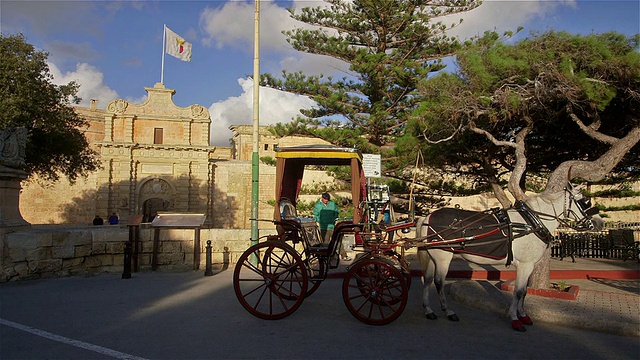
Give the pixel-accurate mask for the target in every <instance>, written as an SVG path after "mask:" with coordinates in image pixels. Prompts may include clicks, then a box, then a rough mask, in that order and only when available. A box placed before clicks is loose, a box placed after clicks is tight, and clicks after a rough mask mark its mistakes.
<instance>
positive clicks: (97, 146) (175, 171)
mask: <svg viewBox="0 0 640 360" xmlns="http://www.w3.org/2000/svg"><path fill="white" fill-rule="evenodd" d="M145 89H146V91H147V93H148V98H147V101H146V102H145V103H143V104H133V103H131V102H128V101H126V100H123V99H118V100H115V101H112V102H110V103H109V104H108V105H107V107H106V110H102V109H98V106H97V105H98V104H97V102H96V101H94V100H92V101H91V105H90V107H88V108H86V107H77V108H76V112H77V113H78V114H79V115H80V116H82V117H83V118H85V119H87V121H88V123H89V127H88V128H87V129H85V130H84V131H85V136H86V137H87V139H88V141H89V143H90V146H91V147H92V148H93V149H94V150H96V151H97V152H98V154H99V157H100V160H101V163H102V168H101V169H100V170H98V171H96V172H94V173H91V174H89V176H88V177H87V178H79V179H77V181H76V182H75V183H74V184H70V183H69V182H68V180H67V179H66V178H64V177H63V178H61V179H60V181H58V182H56V183H53V184H52V183H44V182H42V181H40V180H39V179H38V178H37V177H36V178H34V179H32V180H31V181H29V182H23V183H22V191H21V196H20V211H21V213H22V215H23V217H24V219H25V220H27V221H28V222H29V223H32V224H83V225H88V224H91V222H92V220H93V218H94V216H95V215H96V214H97V215H100V216H101V217H102V218H103V219H105V220H106V219H107V218H108V216H109V215H110V214H112V213H114V212H115V213H116V214H117V215H118V216H119V218H120V219H121V221H122V222H123V223H124V222H126V221H127V220H128V219H129V218H130V217H131V216H132V215H137V214H141V215H143V219H144V220H149V218H150V217H151V216H152V215H153V214H155V213H156V212H162V211H165V212H190V213H204V214H206V215H207V221H206V223H205V226H208V227H216V228H227V229H248V228H250V226H251V221H250V220H249V219H250V217H251V216H250V214H251V207H252V204H251V196H250V194H251V154H252V152H253V126H252V125H237V126H236V125H234V126H231V127H230V131H231V132H232V133H233V135H232V138H233V147H220V146H210V145H209V135H210V123H211V119H210V116H209V111H208V110H207V109H206V108H205V107H203V106H201V105H197V104H196V105H191V106H189V107H178V106H176V105H175V104H174V103H173V100H172V97H173V95H174V94H175V90H172V89H167V88H165V86H164V85H163V84H160V83H158V84H156V85H155V86H153V87H148V88H145ZM317 143H323V144H327V143H326V142H325V141H323V140H320V139H313V138H308V137H300V136H288V137H284V138H276V137H275V136H273V135H271V133H269V131H268V129H267V127H265V126H262V127H260V145H259V148H260V152H259V154H260V156H261V157H262V156H270V157H275V152H274V148H275V146H276V145H278V146H295V145H302V144H317ZM322 176H323V177H325V178H326V175H325V174H324V173H323V175H322ZM274 187H275V168H274V167H272V166H267V165H265V164H261V165H260V189H259V193H260V195H259V196H260V198H259V201H260V205H259V214H260V218H261V219H270V218H271V217H272V215H273V207H272V205H269V204H270V203H272V201H273V200H274ZM260 227H265V228H271V227H273V226H272V224H270V223H268V222H260Z"/></svg>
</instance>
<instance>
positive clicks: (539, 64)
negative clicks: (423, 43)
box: [393, 32, 640, 187]
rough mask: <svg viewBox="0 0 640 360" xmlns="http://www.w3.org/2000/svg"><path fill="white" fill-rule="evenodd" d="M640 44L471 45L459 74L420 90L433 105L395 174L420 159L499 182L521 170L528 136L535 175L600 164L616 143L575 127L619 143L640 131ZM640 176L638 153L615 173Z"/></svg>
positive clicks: (604, 39)
mask: <svg viewBox="0 0 640 360" xmlns="http://www.w3.org/2000/svg"><path fill="white" fill-rule="evenodd" d="M638 39H640V36H634V37H625V36H624V35H621V34H616V33H605V34H591V35H587V36H582V35H571V34H568V33H563V32H548V33H544V34H540V35H535V34H534V35H532V36H531V37H530V38H527V39H525V40H523V41H520V42H519V43H516V44H513V45H509V44H505V43H504V41H503V39H501V38H500V37H499V36H498V35H497V34H496V33H494V32H488V33H486V34H485V36H484V37H482V38H480V39H477V40H476V41H468V42H467V43H465V46H464V48H463V49H461V50H460V51H459V52H458V53H457V65H458V66H459V72H458V73H457V74H444V73H443V74H439V75H437V76H435V77H432V78H429V79H427V80H424V82H423V83H422V84H420V86H419V88H420V92H421V96H422V97H423V98H424V99H427V100H425V101H423V102H422V103H421V104H420V106H418V107H416V109H415V112H414V113H413V116H412V117H411V120H410V121H409V123H408V125H407V134H405V135H404V136H403V137H400V138H398V141H397V143H396V149H395V154H394V155H395V158H394V163H393V166H396V168H397V169H398V170H401V169H402V168H403V167H404V166H406V165H407V164H409V163H410V162H411V160H412V159H415V156H416V153H417V152H418V151H420V152H421V153H422V154H423V155H424V159H425V164H426V165H427V166H432V167H436V168H439V169H442V170H444V171H447V172H449V173H452V174H456V175H457V174H463V175H467V176H471V178H472V179H474V181H477V182H478V183H479V184H491V183H494V184H498V183H500V181H501V180H500V179H501V176H502V175H503V174H508V173H509V172H511V171H512V170H513V169H514V167H515V165H516V160H517V159H518V157H516V156H515V153H514V148H513V146H512V144H514V143H515V141H516V136H517V134H518V133H519V132H521V131H522V130H523V129H527V133H526V137H524V138H523V139H521V140H519V141H521V143H522V144H524V146H525V152H526V159H525V158H523V157H520V158H521V159H523V160H526V173H528V174H531V175H538V176H542V177H544V176H547V175H548V174H549V173H550V172H552V171H553V170H554V169H556V168H557V166H558V165H559V164H560V163H562V162H564V161H566V160H573V159H580V160H587V161H589V160H595V159H597V158H598V157H599V156H601V155H602V154H603V153H604V152H606V151H607V150H609V148H610V144H607V143H604V142H601V141H596V140H594V139H593V138H592V137H590V136H588V135H587V134H586V133H585V132H584V131H582V130H581V129H580V127H579V126H578V125H577V124H576V121H575V119H580V121H582V123H583V124H584V125H585V126H591V128H592V129H597V131H599V132H600V133H602V134H606V135H608V136H614V137H617V138H621V137H624V136H625V135H626V134H627V133H628V132H629V130H630V129H632V128H634V127H638V126H640V117H638V116H637V114H638V111H639V109H640V97H638V96H637V94H638V93H640V66H639V65H640V60H639V59H640V54H639V53H638V51H637V49H638ZM469 130H473V131H469ZM487 134H490V135H491V139H490V138H489V136H487ZM639 169H640V147H639V146H637V145H636V146H635V147H633V148H631V150H630V151H629V152H628V153H627V155H626V156H625V157H624V158H623V160H622V161H621V162H620V163H619V164H618V166H617V167H616V168H615V169H614V171H615V172H616V173H618V174H619V175H623V176H628V177H630V176H637V174H638V172H639ZM634 174H635V175H634ZM522 185H524V186H526V187H530V186H529V185H528V184H526V183H521V186H522ZM483 186H484V185H483Z"/></svg>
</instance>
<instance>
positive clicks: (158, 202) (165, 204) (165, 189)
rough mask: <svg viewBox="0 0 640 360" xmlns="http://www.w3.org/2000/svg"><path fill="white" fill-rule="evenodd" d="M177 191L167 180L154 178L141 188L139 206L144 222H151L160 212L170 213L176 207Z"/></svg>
mask: <svg viewBox="0 0 640 360" xmlns="http://www.w3.org/2000/svg"><path fill="white" fill-rule="evenodd" d="M174 197H175V191H174V190H173V188H172V186H171V185H170V184H169V182H167V181H166V180H163V179H160V178H153V179H149V180H147V181H145V182H144V183H142V185H141V186H140V191H139V193H138V204H140V206H141V209H140V210H141V212H142V214H143V218H142V219H143V221H151V220H152V219H153V217H154V216H155V215H156V214H157V212H159V211H169V210H171V209H172V208H173V206H174Z"/></svg>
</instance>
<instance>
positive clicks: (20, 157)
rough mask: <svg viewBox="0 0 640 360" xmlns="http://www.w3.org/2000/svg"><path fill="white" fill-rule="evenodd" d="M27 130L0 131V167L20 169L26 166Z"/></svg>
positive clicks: (9, 129) (10, 129)
mask: <svg viewBox="0 0 640 360" xmlns="http://www.w3.org/2000/svg"><path fill="white" fill-rule="evenodd" d="M26 146H27V129H26V128H23V127H21V128H7V129H5V130H0V165H2V166H6V167H10V168H15V169H19V168H22V167H23V166H24V164H25V157H26V152H25V149H26Z"/></svg>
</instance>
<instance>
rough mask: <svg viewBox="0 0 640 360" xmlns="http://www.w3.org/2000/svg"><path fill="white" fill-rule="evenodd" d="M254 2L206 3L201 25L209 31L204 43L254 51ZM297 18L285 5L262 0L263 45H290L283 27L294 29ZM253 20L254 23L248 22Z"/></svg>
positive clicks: (275, 47) (274, 47) (269, 47)
mask: <svg viewBox="0 0 640 360" xmlns="http://www.w3.org/2000/svg"><path fill="white" fill-rule="evenodd" d="M254 13H255V11H254V3H253V2H239V1H229V2H227V3H226V4H224V6H222V7H221V8H209V7H207V8H206V9H204V10H203V11H202V13H201V14H200V27H201V28H202V29H203V31H204V32H205V33H206V34H207V35H208V37H205V38H204V39H203V40H202V41H203V44H204V45H210V46H215V47H217V48H222V47H225V46H228V47H232V48H239V49H248V50H249V51H250V52H252V51H253V40H254V26H253V24H254V21H255V18H254ZM294 23H295V21H294V20H293V19H291V18H290V17H289V13H288V12H287V10H286V9H285V8H281V7H279V6H278V5H276V4H275V3H273V2H271V1H261V2H260V49H261V50H275V51H282V50H285V49H287V48H288V49H291V47H290V46H289V45H288V44H287V42H286V38H285V36H284V35H283V34H282V33H281V31H282V30H284V29H291V28H292V27H293V26H294ZM249 24H251V26H248V25H249Z"/></svg>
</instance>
